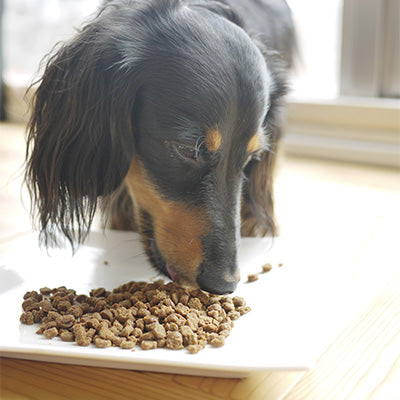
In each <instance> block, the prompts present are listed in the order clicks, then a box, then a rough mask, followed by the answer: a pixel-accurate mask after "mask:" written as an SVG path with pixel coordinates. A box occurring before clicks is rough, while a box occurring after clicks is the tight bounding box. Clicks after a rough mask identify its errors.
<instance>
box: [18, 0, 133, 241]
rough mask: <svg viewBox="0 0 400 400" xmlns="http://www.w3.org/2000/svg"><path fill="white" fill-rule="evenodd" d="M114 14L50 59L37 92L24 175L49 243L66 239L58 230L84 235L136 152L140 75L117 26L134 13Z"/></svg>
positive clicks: (102, 18) (70, 235)
mask: <svg viewBox="0 0 400 400" xmlns="http://www.w3.org/2000/svg"><path fill="white" fill-rule="evenodd" d="M113 7H114V6H111V5H110V6H109V8H113ZM114 11H115V10H114ZM107 14H109V13H108V11H107V10H105V11H104V10H103V12H101V13H100V14H99V16H98V17H97V18H96V19H95V20H94V21H93V22H91V23H90V24H89V25H87V26H86V27H84V28H83V29H82V30H81V31H80V32H79V34H78V35H77V36H76V37H75V39H73V40H72V41H71V42H69V43H67V44H65V45H63V46H62V47H61V48H60V49H59V50H58V52H57V53H56V54H55V55H53V56H52V57H51V58H50V59H49V61H48V63H47V66H46V69H45V72H44V74H43V77H42V78H41V80H40V81H39V83H40V85H39V86H38V88H37V90H36V93H35V95H34V99H33V110H32V111H33V112H32V117H31V120H30V123H29V125H28V138H27V154H26V161H27V169H26V175H25V182H26V184H27V186H28V188H29V191H30V194H31V198H32V203H33V208H36V209H37V214H38V217H39V223H40V229H41V238H42V241H44V243H45V245H46V246H47V245H49V244H54V243H55V244H59V241H58V237H57V233H58V232H59V231H61V232H62V233H63V234H64V235H65V236H66V237H67V239H68V240H69V241H70V243H71V245H72V246H73V244H74V242H78V243H79V242H82V241H83V240H84V239H85V237H86V235H87V232H88V230H89V228H90V226H91V223H92V220H93V217H94V213H95V210H96V206H97V198H98V197H99V196H104V195H108V194H109V193H111V192H112V191H113V190H114V189H116V188H117V187H118V186H119V185H120V183H121V182H122V180H123V178H124V177H125V175H126V173H127V171H128V168H129V166H130V164H131V160H132V158H133V153H134V135H133V128H132V123H131V114H132V108H133V105H134V99H135V94H136V91H137V88H138V79H137V77H136V76H135V75H134V73H133V72H132V70H133V68H131V67H132V64H129V66H127V64H128V63H127V60H126V56H125V58H124V55H123V54H122V53H123V51H122V50H121V48H123V46H122V45H121V41H122V37H123V35H122V34H121V32H118V30H120V31H122V30H121V26H122V27H123V26H126V25H127V24H129V22H130V21H129V20H127V18H128V17H127V16H125V15H124V14H123V13H122V12H114V13H113V14H112V15H107ZM130 50H131V52H132V51H133V50H134V44H131V49H130ZM134 56H135V54H134Z"/></svg>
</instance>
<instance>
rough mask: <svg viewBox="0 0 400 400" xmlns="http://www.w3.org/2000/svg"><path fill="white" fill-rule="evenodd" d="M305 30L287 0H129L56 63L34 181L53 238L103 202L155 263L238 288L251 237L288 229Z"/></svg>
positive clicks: (31, 169) (46, 80)
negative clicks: (276, 212) (290, 125)
mask: <svg viewBox="0 0 400 400" xmlns="http://www.w3.org/2000/svg"><path fill="white" fill-rule="evenodd" d="M294 41H295V40H294V30H293V23H292V19H291V14H290V10H289V8H288V6H287V4H286V2H285V1H284V0H246V1H244V0H216V1H212V0H210V1H208V0H120V1H110V2H107V3H106V4H104V6H103V7H102V9H101V10H100V12H99V14H98V15H97V17H96V18H94V19H93V20H92V21H91V22H90V23H88V24H87V25H86V26H84V27H83V29H81V30H80V31H79V32H78V33H77V35H76V36H75V38H73V39H72V40H71V41H69V42H67V43H65V44H64V45H62V47H61V48H59V49H58V50H57V52H56V53H55V54H54V55H52V56H51V58H50V59H49V60H48V63H47V66H46V69H45V71H44V74H43V76H42V78H41V80H40V81H39V83H40V84H39V85H38V88H37V90H36V92H35V95H34V101H33V113H32V117H31V120H30V123H29V127H28V129H29V131H28V147H27V170H26V182H27V185H28V187H29V189H30V193H31V196H32V200H33V201H32V204H33V206H34V208H36V209H37V214H38V219H39V222H40V229H41V233H42V236H41V237H42V239H43V241H44V243H45V245H50V244H53V243H54V242H56V243H57V240H58V239H57V238H58V237H59V233H60V232H61V233H62V234H63V235H64V236H65V237H66V238H67V239H68V240H69V241H70V242H71V244H72V245H74V244H75V243H81V242H82V241H83V240H84V239H85V237H86V235H87V233H88V231H89V229H90V226H91V223H92V221H93V218H94V214H95V210H96V208H97V206H98V205H99V204H102V205H103V209H104V211H105V213H106V214H107V216H108V225H109V226H110V227H111V228H115V229H133V230H138V231H139V232H140V234H141V237H142V241H143V245H144V248H145V250H146V253H147V255H148V258H149V260H150V261H151V263H152V265H153V266H154V267H155V268H156V269H157V270H159V271H161V272H162V273H163V274H165V275H167V276H169V277H170V278H171V279H173V280H176V281H179V282H181V283H183V284H186V285H190V286H196V287H200V288H201V289H203V290H207V291H209V292H212V293H220V294H221V293H230V292H232V291H233V290H234V289H235V288H236V285H237V282H238V279H239V272H238V260H237V253H238V244H239V238H240V234H242V235H244V236H255V235H265V234H272V235H274V234H275V232H276V228H275V223H274V218H273V195H272V170H273V164H274V151H275V148H276V141H277V137H278V135H279V123H280V122H279V110H280V108H281V105H282V104H283V96H284V95H285V93H286V91H287V90H286V83H285V81H286V75H287V71H288V69H289V68H290V66H291V64H292V58H293V49H294Z"/></svg>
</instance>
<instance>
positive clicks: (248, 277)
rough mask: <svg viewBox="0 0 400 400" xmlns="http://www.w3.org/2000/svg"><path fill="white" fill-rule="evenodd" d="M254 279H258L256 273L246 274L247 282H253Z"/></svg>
mask: <svg viewBox="0 0 400 400" xmlns="http://www.w3.org/2000/svg"><path fill="white" fill-rule="evenodd" d="M255 281H258V274H250V275H247V282H255Z"/></svg>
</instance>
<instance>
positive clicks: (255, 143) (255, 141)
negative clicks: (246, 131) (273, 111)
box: [247, 132, 261, 153]
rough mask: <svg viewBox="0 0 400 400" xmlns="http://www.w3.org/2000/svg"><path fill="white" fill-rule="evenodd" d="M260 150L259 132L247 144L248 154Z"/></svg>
mask: <svg viewBox="0 0 400 400" xmlns="http://www.w3.org/2000/svg"><path fill="white" fill-rule="evenodd" d="M260 149H261V141H260V135H259V134H258V132H256V133H255V134H254V135H253V136H252V138H251V139H250V141H249V143H248V144H247V152H248V153H256V152H257V151H258V150H260Z"/></svg>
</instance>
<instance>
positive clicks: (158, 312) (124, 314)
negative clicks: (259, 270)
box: [20, 280, 250, 353]
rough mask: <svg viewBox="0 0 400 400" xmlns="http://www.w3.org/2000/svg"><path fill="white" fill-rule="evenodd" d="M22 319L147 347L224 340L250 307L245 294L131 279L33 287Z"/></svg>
mask: <svg viewBox="0 0 400 400" xmlns="http://www.w3.org/2000/svg"><path fill="white" fill-rule="evenodd" d="M22 308H23V310H24V313H23V314H22V315H21V318H20V321H21V322H22V323H23V324H28V325H32V324H34V323H41V326H40V328H39V330H38V331H37V332H36V333H38V334H44V335H45V336H46V337H47V338H48V339H52V338H54V337H56V336H59V337H60V339H61V340H63V341H67V342H73V341H75V343H76V344H77V345H79V346H89V345H90V343H94V344H95V346H97V347H101V348H104V347H110V346H119V347H120V348H122V349H133V350H134V347H135V346H136V345H139V346H140V347H141V348H142V349H144V350H150V349H155V348H162V347H167V348H169V349H174V350H178V349H183V348H185V347H186V348H187V350H188V351H189V352H190V353H197V352H198V351H200V350H202V349H203V348H204V347H205V346H206V345H207V343H209V344H211V346H214V347H220V346H223V345H224V343H225V338H227V337H228V336H229V334H230V331H231V329H232V328H233V324H234V322H233V321H234V320H236V319H238V318H239V317H240V316H241V315H243V314H245V313H247V312H249V311H250V307H249V306H246V303H245V301H244V300H243V298H241V297H233V298H232V297H229V296H216V295H211V294H208V293H205V292H203V291H201V290H199V289H196V290H188V289H185V288H183V287H181V286H179V285H177V284H176V283H173V282H170V283H167V284H165V283H164V281H162V280H159V281H156V282H154V283H146V282H129V283H126V284H124V285H121V286H119V287H118V288H116V289H114V290H113V291H112V292H110V291H107V290H106V289H104V288H99V289H93V290H92V291H91V292H90V296H86V295H84V294H80V295H77V294H76V291H75V290H72V289H67V288H66V287H65V286H61V287H59V288H56V289H50V288H42V289H40V293H38V292H36V291H32V292H27V293H26V294H25V296H24V302H23V303H22Z"/></svg>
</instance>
